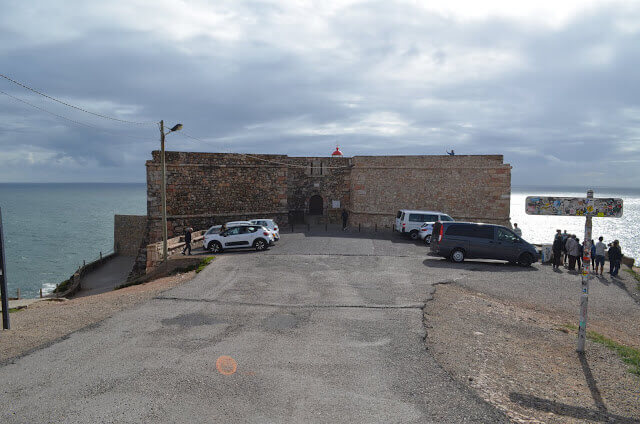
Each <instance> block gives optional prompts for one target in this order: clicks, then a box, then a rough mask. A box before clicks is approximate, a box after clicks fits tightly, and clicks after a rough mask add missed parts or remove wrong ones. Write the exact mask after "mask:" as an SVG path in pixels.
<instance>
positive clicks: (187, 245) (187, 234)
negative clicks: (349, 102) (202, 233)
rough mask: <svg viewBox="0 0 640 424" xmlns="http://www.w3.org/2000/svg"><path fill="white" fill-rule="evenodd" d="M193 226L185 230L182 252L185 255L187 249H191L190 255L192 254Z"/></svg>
mask: <svg viewBox="0 0 640 424" xmlns="http://www.w3.org/2000/svg"><path fill="white" fill-rule="evenodd" d="M192 231H193V228H187V229H186V230H184V249H182V254H183V255H184V254H185V253H184V252H186V251H187V250H188V251H189V256H191V232H192Z"/></svg>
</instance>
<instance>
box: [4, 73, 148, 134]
mask: <svg viewBox="0 0 640 424" xmlns="http://www.w3.org/2000/svg"><path fill="white" fill-rule="evenodd" d="M0 77H2V78H4V79H6V80H7V81H9V82H12V83H14V84H16V85H17V86H19V87H22V88H24V89H25V90H29V91H32V92H34V93H36V94H38V95H40V96H42V97H46V98H47V99H49V100H53V101H54V102H57V103H60V104H61V105H65V106H67V107H70V108H73V109H76V110H79V111H81V112H84V113H88V114H90V115H93V116H98V117H100V118H104V119H109V120H112V121H118V122H124V123H126V124H134V125H155V124H156V122H152V121H148V122H136V121H128V120H126V119H120V118H114V117H113V116H108V115H103V114H101V113H97V112H91V111H89V110H86V109H83V108H81V107H78V106H74V105H72V104H70V103H67V102H64V101H62V100H59V99H56V98H55V97H51V96H49V95H47V94H45V93H43V92H41V91H38V90H36V89H34V88H31V87H29V86H27V85H25V84H22V83H21V82H18V81H16V80H14V79H12V78H9V77H8V76H6V75H4V74H0Z"/></svg>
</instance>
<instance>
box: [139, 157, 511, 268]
mask: <svg viewBox="0 0 640 424" xmlns="http://www.w3.org/2000/svg"><path fill="white" fill-rule="evenodd" d="M165 159H166V171H167V172H166V179H167V227H168V236H169V238H171V237H175V236H179V235H181V234H182V233H183V232H184V229H185V228H186V227H193V228H194V229H195V230H203V229H207V228H208V227H210V226H211V225H214V224H222V223H224V222H228V221H232V220H246V219H252V218H272V219H275V221H276V222H278V223H279V224H280V225H281V226H284V225H288V224H296V223H307V224H325V223H339V222H340V221H341V213H342V210H343V209H346V210H347V211H348V212H349V225H351V226H354V227H355V226H358V227H363V228H364V229H366V228H374V227H375V228H378V229H385V228H386V229H390V228H391V226H392V225H393V222H394V219H395V216H396V213H397V211H398V210H399V209H420V210H434V211H442V212H445V213H448V214H449V215H451V216H452V217H453V218H454V219H456V220H460V221H475V222H487V223H495V224H502V225H510V222H509V215H510V210H509V207H510V195H511V166H510V165H508V164H505V163H503V157H502V155H469V156H465V155H456V156H448V155H438V156H426V155H424V156H354V157H351V158H349V157H288V156H286V155H263V154H255V155H254V154H251V155H248V154H238V153H191V152H165ZM146 166H147V217H146V228H145V230H144V237H143V239H142V241H141V243H140V248H139V249H138V256H137V259H136V265H135V266H134V269H133V271H132V273H131V275H130V278H134V277H136V276H138V275H140V274H143V273H144V270H145V268H146V262H147V258H146V256H147V251H146V247H147V245H150V244H152V243H155V242H158V241H160V240H161V239H162V203H161V201H162V200H161V190H162V168H161V159H160V152H159V151H154V152H152V159H151V160H149V161H147V163H146Z"/></svg>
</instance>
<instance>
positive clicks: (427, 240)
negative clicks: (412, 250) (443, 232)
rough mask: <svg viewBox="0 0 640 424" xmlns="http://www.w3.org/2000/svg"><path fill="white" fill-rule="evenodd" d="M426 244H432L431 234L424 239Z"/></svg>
mask: <svg viewBox="0 0 640 424" xmlns="http://www.w3.org/2000/svg"><path fill="white" fill-rule="evenodd" d="M424 244H427V245H429V244H431V234H427V236H426V237H425V238H424Z"/></svg>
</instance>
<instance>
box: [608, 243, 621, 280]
mask: <svg viewBox="0 0 640 424" xmlns="http://www.w3.org/2000/svg"><path fill="white" fill-rule="evenodd" d="M621 261H622V249H620V242H619V241H618V240H614V241H613V244H612V245H611V247H610V248H609V263H610V268H609V273H610V274H611V276H612V277H616V276H617V275H618V271H620V262H621Z"/></svg>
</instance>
